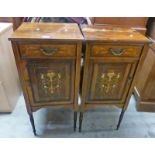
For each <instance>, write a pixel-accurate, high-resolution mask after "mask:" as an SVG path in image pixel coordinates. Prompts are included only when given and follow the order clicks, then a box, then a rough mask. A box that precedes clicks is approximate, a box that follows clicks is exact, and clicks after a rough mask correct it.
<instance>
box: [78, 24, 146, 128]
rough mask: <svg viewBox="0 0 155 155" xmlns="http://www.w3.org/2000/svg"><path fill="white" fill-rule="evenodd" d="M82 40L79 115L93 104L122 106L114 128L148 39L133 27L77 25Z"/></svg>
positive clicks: (130, 88)
mask: <svg viewBox="0 0 155 155" xmlns="http://www.w3.org/2000/svg"><path fill="white" fill-rule="evenodd" d="M81 30H82V33H83V35H84V38H85V41H86V51H85V63H84V76H83V81H82V97H81V100H82V103H81V108H80V117H79V124H80V125H79V131H81V126H82V120H83V112H84V111H85V110H86V109H87V108H90V107H94V106H102V105H108V106H117V107H119V108H122V112H121V115H120V118H119V122H118V125H117V129H119V126H120V123H121V120H122V118H123V115H124V112H125V110H126V108H127V105H128V102H129V99H130V96H131V93H132V91H133V86H134V81H135V80H134V79H135V72H136V71H137V70H138V68H139V66H140V65H141V63H140V60H141V59H142V58H143V57H144V55H145V53H146V52H147V48H148V47H147V45H146V44H148V43H149V40H148V39H147V38H146V37H145V36H143V35H142V34H140V33H138V32H136V31H135V30H133V29H128V28H121V27H114V26H113V27H112V26H81Z"/></svg>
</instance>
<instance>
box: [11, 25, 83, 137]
mask: <svg viewBox="0 0 155 155" xmlns="http://www.w3.org/2000/svg"><path fill="white" fill-rule="evenodd" d="M82 39H83V36H82V35H81V33H80V30H79V27H78V25H77V24H57V23H33V24H32V23H24V24H22V25H21V26H20V27H19V28H18V29H17V30H16V31H15V32H14V33H13V35H12V37H11V38H10V40H11V42H12V47H13V50H14V55H15V58H16V63H17V67H18V71H19V74H20V79H21V83H22V87H23V92H24V97H25V101H26V107H27V111H28V114H29V116H30V121H31V124H32V127H33V132H34V134H35V135H36V129H35V125H34V118H33V114H32V112H33V111H36V110H38V109H40V108H42V107H48V106H65V107H70V108H72V109H73V110H74V130H75V129H76V120H77V110H78V93H79V79H80V61H81V45H82Z"/></svg>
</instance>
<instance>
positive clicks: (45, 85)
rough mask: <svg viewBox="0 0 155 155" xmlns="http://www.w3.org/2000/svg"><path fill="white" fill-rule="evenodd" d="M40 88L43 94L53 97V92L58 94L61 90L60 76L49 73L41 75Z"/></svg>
mask: <svg viewBox="0 0 155 155" xmlns="http://www.w3.org/2000/svg"><path fill="white" fill-rule="evenodd" d="M40 79H41V87H42V89H43V91H44V93H45V94H46V95H48V96H51V95H53V94H54V93H55V92H58V91H59V90H60V88H61V83H62V76H61V74H60V73H55V72H49V73H41V74H40Z"/></svg>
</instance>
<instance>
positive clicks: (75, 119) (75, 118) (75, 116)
mask: <svg viewBox="0 0 155 155" xmlns="http://www.w3.org/2000/svg"><path fill="white" fill-rule="evenodd" d="M76 122H77V111H74V131H76Z"/></svg>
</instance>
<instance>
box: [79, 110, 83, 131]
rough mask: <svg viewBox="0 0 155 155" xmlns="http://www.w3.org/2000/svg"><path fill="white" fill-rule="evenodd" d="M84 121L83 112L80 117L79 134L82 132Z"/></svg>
mask: <svg viewBox="0 0 155 155" xmlns="http://www.w3.org/2000/svg"><path fill="white" fill-rule="evenodd" d="M82 120H83V112H80V116H79V132H81V128H82Z"/></svg>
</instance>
